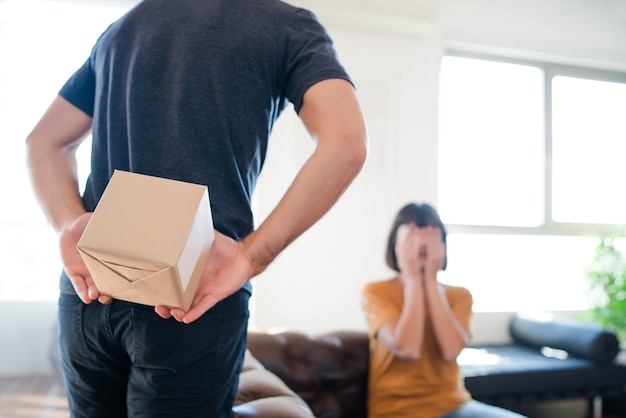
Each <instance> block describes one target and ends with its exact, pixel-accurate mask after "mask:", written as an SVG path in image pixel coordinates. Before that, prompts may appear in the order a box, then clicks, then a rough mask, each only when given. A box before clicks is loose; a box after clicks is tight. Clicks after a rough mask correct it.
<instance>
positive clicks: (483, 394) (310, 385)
mask: <svg viewBox="0 0 626 418" xmlns="http://www.w3.org/2000/svg"><path fill="white" fill-rule="evenodd" d="M510 331H511V333H512V336H513V337H514V338H513V340H514V341H513V342H512V343H511V344H501V345H494V346H490V345H482V346H472V347H468V348H466V349H465V350H464V352H463V353H462V355H461V356H459V364H460V366H461V370H462V372H463V373H464V375H465V385H466V387H467V389H468V390H469V391H470V393H471V394H472V397H474V398H475V399H477V400H480V401H483V402H487V403H493V404H496V405H498V404H499V405H502V406H505V407H507V408H510V409H514V410H515V409H517V408H518V407H519V408H521V409H523V408H524V405H529V404H532V403H536V402H541V401H545V400H559V399H573V398H587V399H589V400H593V402H594V405H595V406H594V412H595V414H594V417H600V416H601V415H602V413H601V409H602V408H601V406H602V404H601V400H602V398H604V397H606V396H613V395H616V394H617V395H620V396H622V394H623V393H625V392H624V391H625V390H626V365H624V364H621V363H620V362H618V361H615V354H616V351H615V350H616V347H617V340H616V339H615V337H614V336H613V335H611V334H609V333H607V332H605V331H603V330H601V329H592V328H583V327H581V326H579V325H573V326H572V325H569V324H561V323H560V322H559V321H558V320H555V321H552V322H548V323H544V322H536V323H529V322H528V321H525V322H524V321H522V319H520V318H516V319H514V321H512V323H511V329H510ZM547 331H550V332H547ZM522 333H523V334H526V335H525V337H526V338H522V337H523V335H520V334H522ZM564 334H569V335H564ZM538 339H541V340H542V341H539V340H538ZM546 342H548V343H550V344H552V345H553V346H555V348H557V349H562V350H568V352H569V356H567V358H565V359H563V358H561V357H560V356H557V357H551V356H546V355H544V354H543V350H542V347H541V346H543V345H546ZM598 355H600V357H599V356H598ZM495 358H497V359H499V361H497V362H494V359H495ZM368 363H369V344H368V336H367V333H366V332H364V331H335V332H330V333H325V334H321V335H308V334H304V333H301V332H297V331H286V330H278V331H272V332H266V331H263V330H256V331H249V332H248V353H247V358H246V361H245V367H244V371H243V372H242V374H241V381H240V386H239V391H238V398H237V401H236V406H235V407H234V408H233V412H234V417H236V418H243V417H256V418H283V417H284V418H301V417H302V418H306V417H311V416H314V417H317V418H366V417H367V374H368ZM518 412H523V410H518Z"/></svg>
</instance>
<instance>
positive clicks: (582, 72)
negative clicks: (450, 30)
mask: <svg viewBox="0 0 626 418" xmlns="http://www.w3.org/2000/svg"><path fill="white" fill-rule="evenodd" d="M440 93H441V95H440V128H439V133H440V136H439V161H438V169H439V170H438V178H439V185H438V186H439V188H438V191H439V200H438V208H439V211H440V214H441V216H442V219H443V221H444V222H445V223H446V224H447V225H448V227H449V229H450V231H449V232H450V236H449V244H448V253H449V260H450V263H449V264H448V270H447V271H446V272H445V273H444V277H445V280H446V281H448V282H450V283H452V284H458V285H464V286H467V287H468V288H470V289H471V290H472V293H473V294H474V298H475V310H477V311H517V310H551V311H558V310H583V309H586V308H587V307H588V306H589V305H588V303H589V302H588V300H587V297H586V290H587V285H586V281H585V278H584V268H585V267H586V264H587V263H588V262H590V260H591V257H592V256H593V248H594V247H595V245H597V243H598V242H599V241H598V237H599V236H605V235H609V236H611V235H615V234H626V230H625V229H623V225H624V224H626V198H624V195H623V193H622V190H624V181H625V179H626V175H625V174H626V168H625V167H626V166H624V164H623V156H624V155H626V119H624V118H623V116H622V113H623V109H625V108H626V74H619V73H611V72H604V71H599V70H591V69H582V68H572V67H565V66H557V65H551V64H544V63H533V62H517V61H506V60H498V59H496V58H493V57H478V56H468V55H465V56H464V55H461V54H458V55H447V56H445V57H444V58H443V61H442V69H441V79H440ZM618 245H619V244H618Z"/></svg>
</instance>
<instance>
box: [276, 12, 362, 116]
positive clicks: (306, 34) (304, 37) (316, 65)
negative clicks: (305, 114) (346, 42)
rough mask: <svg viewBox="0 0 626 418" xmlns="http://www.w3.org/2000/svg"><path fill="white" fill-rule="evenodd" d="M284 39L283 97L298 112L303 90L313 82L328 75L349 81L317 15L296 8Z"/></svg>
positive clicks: (304, 91) (321, 79)
mask: <svg viewBox="0 0 626 418" xmlns="http://www.w3.org/2000/svg"><path fill="white" fill-rule="evenodd" d="M288 29H289V30H288V35H287V39H286V42H287V44H286V48H287V56H286V64H285V65H286V67H285V75H286V85H287V87H286V94H285V95H286V96H287V98H288V99H289V101H290V102H291V103H293V105H294V109H295V110H296V112H299V111H300V107H301V106H302V99H303V97H304V93H306V91H307V90H308V89H309V88H311V87H312V86H313V85H314V84H316V83H318V82H320V81H323V80H328V79H331V78H341V79H344V80H347V81H349V82H350V83H352V80H351V79H350V76H349V75H348V73H347V72H346V70H345V69H344V67H343V65H342V64H341V63H340V61H339V58H338V57H337V54H336V51H335V47H334V44H333V41H332V39H331V38H330V36H329V34H328V33H327V31H326V29H325V28H324V27H323V26H322V25H321V24H320V23H319V21H318V20H317V18H316V16H315V15H314V14H313V13H312V12H310V11H308V10H304V9H298V10H297V11H296V12H294V14H293V15H292V16H291V19H290V21H289V26H288Z"/></svg>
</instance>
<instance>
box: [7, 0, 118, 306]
mask: <svg viewBox="0 0 626 418" xmlns="http://www.w3.org/2000/svg"><path fill="white" fill-rule="evenodd" d="M102 4H103V5H97V4H94V3H86V4H80V3H78V2H64V1H55V0H4V1H0V91H1V92H2V94H1V95H0V138H2V141H0V170H1V171H0V182H1V187H2V191H3V194H4V196H5V197H4V199H3V204H2V205H0V236H1V237H2V240H0V251H1V252H2V254H3V260H7V261H8V264H5V265H4V266H3V268H4V274H3V275H2V277H1V278H0V300H52V299H56V298H57V295H58V290H57V289H58V277H59V273H60V271H61V263H60V261H59V258H58V253H57V244H56V237H55V235H54V233H53V231H52V229H51V227H49V226H48V224H47V222H46V220H45V219H44V217H43V216H42V214H41V212H40V210H39V207H38V206H37V203H36V201H35V199H34V197H33V195H32V192H31V189H30V184H29V181H28V177H27V172H26V168H25V154H24V151H25V149H24V140H25V139H26V136H27V135H28V133H29V132H30V130H31V129H32V128H33V126H34V124H35V123H36V122H37V120H38V119H39V118H40V117H41V115H42V114H43V112H44V111H45V109H46V108H47V107H48V105H49V104H50V102H51V101H52V99H53V98H54V97H55V95H56V94H57V92H58V90H59V89H60V87H61V86H62V84H63V83H64V82H65V80H66V79H67V78H68V77H69V76H70V75H71V74H72V73H73V72H74V71H75V70H76V69H77V68H78V67H79V66H80V65H81V64H82V63H83V62H84V61H85V59H86V58H87V57H88V55H89V52H90V50H91V47H92V45H93V43H94V42H95V41H96V39H97V37H98V36H99V35H100V33H101V32H102V31H103V30H104V29H106V27H107V26H108V25H109V24H110V23H111V22H112V21H113V20H115V19H116V18H117V17H118V16H120V15H121V14H122V13H123V12H124V11H125V10H127V9H128V7H120V6H119V3H118V5H117V6H111V5H107V4H106V3H105V2H103V3H102ZM88 148H89V144H88V143H86V144H84V145H83V146H82V147H81V149H80V150H79V153H80V161H81V162H82V164H81V165H80V169H81V174H80V176H81V182H82V183H84V181H85V177H86V174H87V171H86V168H87V165H86V163H87V162H88V158H87V155H88V152H89V149H88ZM5 257H6V258H5Z"/></svg>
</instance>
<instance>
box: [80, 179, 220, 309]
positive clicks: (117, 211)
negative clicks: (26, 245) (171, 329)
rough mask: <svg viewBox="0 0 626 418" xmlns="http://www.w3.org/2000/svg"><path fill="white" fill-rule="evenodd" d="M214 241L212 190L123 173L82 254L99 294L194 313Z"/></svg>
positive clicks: (94, 220) (89, 228) (103, 204)
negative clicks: (193, 301) (193, 307)
mask: <svg viewBox="0 0 626 418" xmlns="http://www.w3.org/2000/svg"><path fill="white" fill-rule="evenodd" d="M213 238H214V232H213V221H212V216H211V207H210V204H209V195H208V190H207V187H206V186H201V185H197V184H191V183H185V182H181V181H175V180H169V179H163V178H158V177H152V176H146V175H142V174H136V173H129V172H126V171H120V170H116V171H115V172H114V173H113V176H112V177H111V180H110V181H109V184H108V185H107V188H106V189H105V191H104V194H103V195H102V198H101V199H100V202H99V203H98V206H97V207H96V210H95V211H94V213H93V216H92V218H91V220H90V221H89V224H88V225H87V228H86V229H85V232H84V233H83V236H82V237H81V239H80V241H79V242H78V250H79V252H80V254H81V256H82V257H83V259H84V260H85V264H86V265H87V267H88V268H89V271H90V272H91V275H92V277H93V279H94V281H95V282H96V285H97V286H98V289H99V290H100V293H102V294H105V295H109V296H111V297H113V298H115V299H121V300H126V301H130V302H136V303H141V304H144V305H151V306H156V305H165V306H169V307H179V308H182V309H184V310H187V309H188V308H189V306H190V305H191V302H192V299H193V296H194V294H195V291H196V289H197V287H198V281H199V279H200V275H201V274H202V270H203V268H204V265H205V263H206V260H207V257H208V253H209V250H210V247H211V244H212V243H213Z"/></svg>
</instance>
